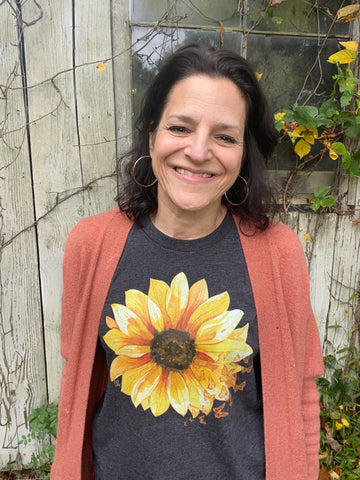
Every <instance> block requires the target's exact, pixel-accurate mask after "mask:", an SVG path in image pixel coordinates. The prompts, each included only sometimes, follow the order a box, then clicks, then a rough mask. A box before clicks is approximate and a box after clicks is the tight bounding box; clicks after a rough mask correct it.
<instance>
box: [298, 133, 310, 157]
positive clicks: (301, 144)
mask: <svg viewBox="0 0 360 480" xmlns="http://www.w3.org/2000/svg"><path fill="white" fill-rule="evenodd" d="M294 150H295V153H297V154H298V155H299V157H300V158H303V157H305V155H307V154H308V153H309V152H310V150H311V145H310V143H308V142H306V141H305V140H303V139H302V138H301V139H300V140H299V141H298V142H296V145H295V148H294Z"/></svg>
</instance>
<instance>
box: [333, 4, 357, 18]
mask: <svg viewBox="0 0 360 480" xmlns="http://www.w3.org/2000/svg"><path fill="white" fill-rule="evenodd" d="M359 17H360V5H359V4H356V5H348V6H347V7H343V8H340V10H338V12H337V14H336V20H337V21H338V22H351V20H355V18H359Z"/></svg>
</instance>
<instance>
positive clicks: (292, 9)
mask: <svg viewBox="0 0 360 480" xmlns="http://www.w3.org/2000/svg"><path fill="white" fill-rule="evenodd" d="M351 3H352V2H351V0H346V1H344V2H340V1H339V0H321V1H317V2H315V1H304V0H286V1H284V2H283V3H281V4H280V5H277V6H275V7H273V8H272V9H271V10H268V11H267V14H266V9H265V8H264V1H263V0H252V1H251V2H250V1H248V3H247V4H248V10H247V28H255V30H262V31H271V32H289V33H290V32H291V33H296V34H299V35H301V33H305V34H309V33H314V34H316V33H320V34H323V35H326V34H327V33H328V32H329V30H330V29H331V34H332V35H333V34H337V35H347V34H348V29H349V27H348V24H346V23H344V22H334V16H335V15H336V12H337V11H338V10H339V8H340V6H341V5H342V6H346V5H350V4H351ZM315 4H316V5H317V8H316V7H315V6H314V5H315ZM261 12H263V13H264V14H265V18H262V17H261Z"/></svg>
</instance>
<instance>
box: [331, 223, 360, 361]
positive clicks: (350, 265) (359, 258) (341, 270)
mask: <svg viewBox="0 0 360 480" xmlns="http://www.w3.org/2000/svg"><path fill="white" fill-rule="evenodd" d="M359 245H360V229H359V228H358V227H356V226H355V225H354V223H353V222H352V221H351V219H350V218H349V217H348V216H343V217H338V224H337V229H336V236H335V245H334V261H333V271H332V282H331V291H330V295H331V298H330V305H329V317H328V325H327V327H328V331H327V340H328V342H330V343H329V344H328V345H327V348H326V352H327V353H333V352H334V351H337V350H339V349H341V348H344V347H347V346H348V345H349V335H348V334H349V332H350V330H351V329H352V328H353V326H354V322H355V317H354V311H353V307H352V305H351V304H349V298H350V297H351V296H352V295H353V294H354V293H355V292H356V289H357V288H358V285H359V281H360V248H359ZM331 325H340V326H341V328H337V329H333V328H329V326H331Z"/></svg>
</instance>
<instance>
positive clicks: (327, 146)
mask: <svg viewBox="0 0 360 480" xmlns="http://www.w3.org/2000/svg"><path fill="white" fill-rule="evenodd" d="M340 44H341V45H342V46H343V47H344V48H343V49H342V50H340V51H339V52H336V53H334V54H333V55H331V56H330V57H329V58H328V62H330V63H333V64H334V65H335V66H336V68H337V73H336V74H335V75H333V77H332V78H333V80H334V84H333V89H332V92H331V95H330V98H328V99H327V100H326V101H324V102H323V103H322V104H321V105H320V106H313V105H298V104H295V105H294V106H293V107H291V108H289V109H283V110H281V111H278V112H277V113H276V114H275V126H276V128H277V130H278V131H279V132H281V133H282V135H283V138H287V139H289V140H290V142H291V143H292V145H293V148H294V151H295V153H296V155H297V157H298V163H297V165H296V167H295V169H294V171H293V172H292V173H291V174H290V179H292V177H293V176H295V175H294V174H296V173H298V172H299V171H300V170H302V169H303V168H304V167H305V166H306V165H308V164H309V163H316V162H319V161H321V160H322V158H324V157H325V156H326V155H328V156H329V157H330V158H331V159H332V160H334V161H336V160H338V161H340V166H341V168H342V170H343V171H344V173H346V174H348V175H351V176H360V150H356V151H351V150H349V149H348V148H347V147H346V143H347V142H346V140H349V139H350V140H351V139H355V138H356V137H358V136H359V135H360V96H359V94H358V82H359V79H358V78H356V77H355V76H354V75H353V73H352V71H351V69H350V67H349V66H348V65H349V63H351V62H353V61H354V60H355V59H356V55H357V53H356V52H357V49H358V43H357V42H355V41H349V42H340ZM289 183H290V182H289ZM284 195H285V196H286V195H287V191H286V190H285V193H284ZM284 203H285V202H284ZM335 204H336V199H335V197H334V196H333V195H332V193H331V186H324V187H318V188H316V189H315V191H314V196H313V198H311V200H310V208H311V209H312V210H313V211H315V212H316V211H317V210H318V209H319V208H321V207H332V206H333V205H335Z"/></svg>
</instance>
